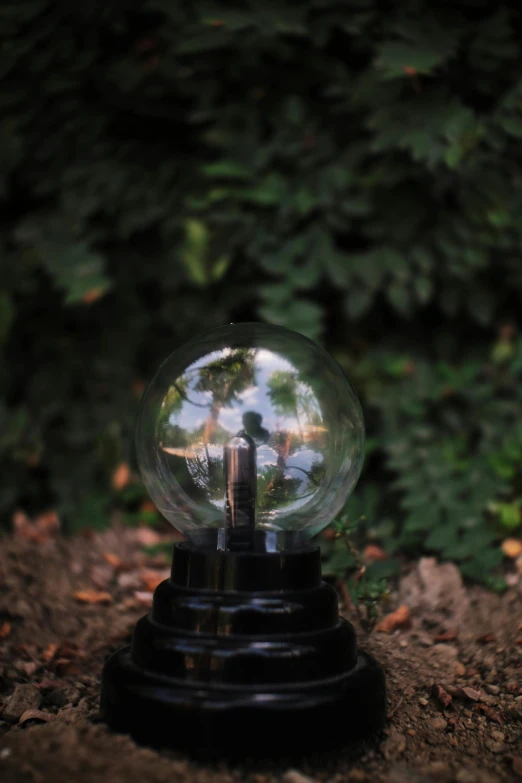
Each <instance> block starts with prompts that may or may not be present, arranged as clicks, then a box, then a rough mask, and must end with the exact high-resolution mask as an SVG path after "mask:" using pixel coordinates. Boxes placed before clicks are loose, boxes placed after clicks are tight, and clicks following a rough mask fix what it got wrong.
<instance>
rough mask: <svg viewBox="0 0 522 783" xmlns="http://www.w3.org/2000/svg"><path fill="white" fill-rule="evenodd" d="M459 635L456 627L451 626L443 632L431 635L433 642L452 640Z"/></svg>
mask: <svg viewBox="0 0 522 783" xmlns="http://www.w3.org/2000/svg"><path fill="white" fill-rule="evenodd" d="M458 635H459V632H458V630H457V629H456V628H451V629H450V630H449V631H444V633H438V634H437V635H436V636H434V637H433V641H434V642H453V641H454V640H455V639H456V638H457V637H458Z"/></svg>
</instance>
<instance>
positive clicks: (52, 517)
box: [13, 511, 60, 544]
mask: <svg viewBox="0 0 522 783" xmlns="http://www.w3.org/2000/svg"><path fill="white" fill-rule="evenodd" d="M59 531H60V519H59V517H58V514H57V513H56V511H45V512H44V513H43V514H39V515H38V516H37V517H35V519H34V520H31V519H30V518H29V517H28V516H27V514H26V513H25V512H24V511H16V512H15V513H14V515H13V532H14V534H15V536H17V537H18V538H25V539H26V540H27V541H34V542H35V543H36V544H45V543H46V542H47V541H50V540H51V539H52V538H55V537H56V535H57V534H58V533H59Z"/></svg>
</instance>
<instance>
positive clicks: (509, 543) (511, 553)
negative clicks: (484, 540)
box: [501, 538, 522, 560]
mask: <svg viewBox="0 0 522 783" xmlns="http://www.w3.org/2000/svg"><path fill="white" fill-rule="evenodd" d="M501 549H502V551H503V552H504V554H505V555H506V557H510V558H511V559H512V560H516V558H517V557H518V556H519V555H522V541H519V540H518V539H517V538H506V540H505V541H503V542H502V546H501Z"/></svg>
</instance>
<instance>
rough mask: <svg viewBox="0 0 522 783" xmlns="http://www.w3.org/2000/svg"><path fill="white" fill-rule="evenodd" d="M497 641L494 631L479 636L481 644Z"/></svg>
mask: <svg viewBox="0 0 522 783" xmlns="http://www.w3.org/2000/svg"><path fill="white" fill-rule="evenodd" d="M495 641H496V638H495V634H492V633H485V634H483V635H482V636H477V642H480V643H481V644H489V643H490V642H495Z"/></svg>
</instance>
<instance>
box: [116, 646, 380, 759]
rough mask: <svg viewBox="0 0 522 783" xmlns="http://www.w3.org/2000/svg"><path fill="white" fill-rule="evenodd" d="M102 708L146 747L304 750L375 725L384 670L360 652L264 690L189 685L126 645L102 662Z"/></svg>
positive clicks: (207, 751)
mask: <svg viewBox="0 0 522 783" xmlns="http://www.w3.org/2000/svg"><path fill="white" fill-rule="evenodd" d="M103 706H104V713H105V719H106V720H107V721H108V723H109V724H110V725H111V726H112V727H113V728H114V729H116V730H117V731H123V732H128V733H129V734H131V736H132V737H133V738H134V739H135V740H136V741H137V742H140V743H143V744H146V745H152V746H156V747H158V746H159V747H174V748H180V749H182V750H185V751H187V752H189V753H192V754H196V755H199V756H209V757H212V756H230V755H232V756H244V755H250V754H255V755H258V756H269V757H270V756H274V755H275V754H277V755H281V754H287V753H288V754H301V753H304V752H311V751H316V750H324V749H328V748H332V747H337V746H340V745H343V744H346V743H348V742H350V741H352V740H354V739H355V738H357V737H361V736H363V735H365V734H369V733H371V732H373V731H375V730H377V729H378V728H380V727H381V726H382V725H383V723H384V720H385V683H384V672H383V670H382V667H381V666H380V664H378V663H377V661H376V660H375V659H374V658H372V657H371V656H369V655H367V654H365V653H362V652H360V653H359V654H358V656H357V663H356V665H355V666H354V667H353V668H352V669H350V671H348V672H346V673H345V674H342V675H340V676H338V677H334V678H332V679H330V680H321V681H319V682H315V683H308V684H306V683H300V684H297V685H293V686H287V687H284V686H280V687H278V688H272V689H266V690H263V691H259V690H258V689H256V688H249V689H246V688H245V687H241V688H230V687H229V688H227V687H216V686H214V687H208V686H207V687H204V688H201V687H197V686H196V687H194V686H192V687H190V686H188V685H187V683H185V682H183V681H182V680H174V679H170V678H168V677H161V676H157V675H153V674H150V673H147V672H145V671H143V670H142V669H140V668H138V667H137V666H136V665H135V664H133V662H132V660H131V655H130V647H127V648H125V649H124V650H120V651H119V652H117V653H115V654H114V655H112V656H111V657H110V658H109V660H108V661H107V663H106V665H105V670H104V704H103Z"/></svg>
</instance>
